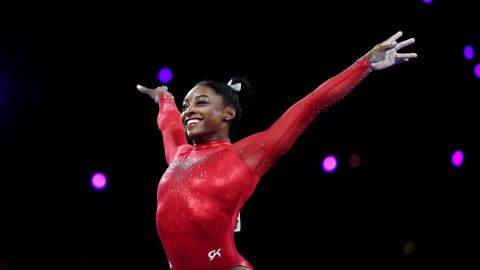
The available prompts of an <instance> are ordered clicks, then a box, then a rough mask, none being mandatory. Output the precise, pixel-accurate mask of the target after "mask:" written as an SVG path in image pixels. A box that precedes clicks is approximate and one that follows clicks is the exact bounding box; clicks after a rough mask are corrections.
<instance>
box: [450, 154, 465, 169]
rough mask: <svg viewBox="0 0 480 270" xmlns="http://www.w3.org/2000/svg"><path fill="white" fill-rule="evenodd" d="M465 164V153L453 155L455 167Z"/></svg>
mask: <svg viewBox="0 0 480 270" xmlns="http://www.w3.org/2000/svg"><path fill="white" fill-rule="evenodd" d="M462 164H463V152H462V151H461V150H457V151H455V152H454V153H453V155H452V165H453V166H455V167H460V166H462Z"/></svg>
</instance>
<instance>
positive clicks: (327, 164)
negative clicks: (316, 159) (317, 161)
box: [322, 156, 337, 173]
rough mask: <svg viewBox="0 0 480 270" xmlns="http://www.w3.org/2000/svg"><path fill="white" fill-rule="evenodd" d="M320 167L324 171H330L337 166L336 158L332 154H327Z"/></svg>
mask: <svg viewBox="0 0 480 270" xmlns="http://www.w3.org/2000/svg"><path fill="white" fill-rule="evenodd" d="M322 168H323V170H324V171H325V172H326V173H332V172H333V171H335V169H336V168H337V159H336V158H335V157H334V156H328V157H326V158H325V159H324V160H323V163H322Z"/></svg>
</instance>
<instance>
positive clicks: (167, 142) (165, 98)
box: [137, 85, 187, 164]
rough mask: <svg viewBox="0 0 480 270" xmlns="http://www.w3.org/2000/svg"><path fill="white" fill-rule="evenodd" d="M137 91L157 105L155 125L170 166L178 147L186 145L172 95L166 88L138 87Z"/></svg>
mask: <svg viewBox="0 0 480 270" xmlns="http://www.w3.org/2000/svg"><path fill="white" fill-rule="evenodd" d="M137 89H138V90H139V91H140V92H142V93H144V94H147V95H149V96H150V97H151V98H153V99H154V100H155V102H156V103H158V105H159V111H158V117H157V124H158V127H159V128H160V131H161V132H162V137H163V146H164V148H165V158H166V159H167V163H168V164H170V163H171V162H172V161H173V160H174V159H175V155H176V154H177V152H178V149H179V147H180V146H182V145H185V144H187V138H186V135H185V130H184V128H183V124H182V118H181V115H180V112H179V111H178V109H177V106H176V104H175V100H174V98H173V95H172V94H171V93H170V92H168V91H167V87H166V86H161V87H157V88H155V89H152V88H146V87H144V86H141V85H138V86H137Z"/></svg>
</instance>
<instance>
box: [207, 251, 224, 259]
mask: <svg viewBox="0 0 480 270" xmlns="http://www.w3.org/2000/svg"><path fill="white" fill-rule="evenodd" d="M220 250H221V248H219V249H217V250H215V249H214V250H212V251H210V252H208V257H209V258H210V261H212V260H213V259H215V257H217V256H218V257H221V256H222V254H220Z"/></svg>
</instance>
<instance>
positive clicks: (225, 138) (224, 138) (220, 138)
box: [192, 134, 230, 145]
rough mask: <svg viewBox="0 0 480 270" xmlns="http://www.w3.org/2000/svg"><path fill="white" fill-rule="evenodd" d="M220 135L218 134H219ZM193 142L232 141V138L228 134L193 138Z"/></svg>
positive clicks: (196, 143)
mask: <svg viewBox="0 0 480 270" xmlns="http://www.w3.org/2000/svg"><path fill="white" fill-rule="evenodd" d="M217 135H218V134H217ZM192 141H193V144H195V145H198V144H205V143H208V142H211V141H226V142H230V138H229V137H228V136H208V137H202V138H192Z"/></svg>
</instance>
